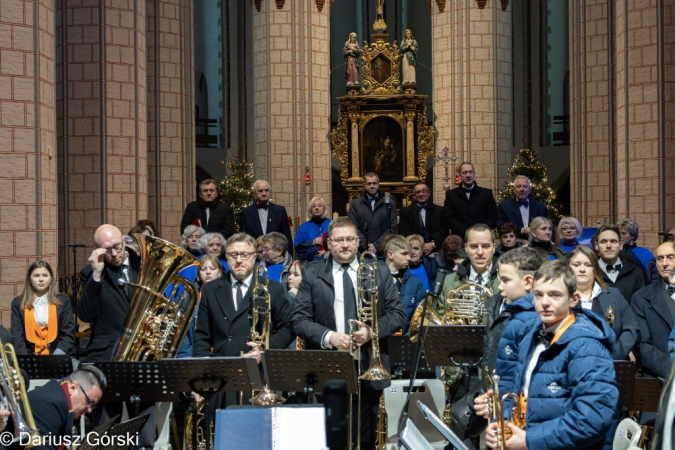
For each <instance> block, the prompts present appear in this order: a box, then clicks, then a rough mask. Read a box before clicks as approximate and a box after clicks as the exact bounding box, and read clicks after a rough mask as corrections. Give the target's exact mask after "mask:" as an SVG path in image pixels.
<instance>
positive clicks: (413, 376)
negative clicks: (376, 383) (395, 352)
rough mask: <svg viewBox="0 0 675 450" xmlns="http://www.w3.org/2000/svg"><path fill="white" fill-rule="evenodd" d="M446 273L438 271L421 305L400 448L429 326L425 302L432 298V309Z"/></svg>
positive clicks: (401, 423) (401, 421)
mask: <svg viewBox="0 0 675 450" xmlns="http://www.w3.org/2000/svg"><path fill="white" fill-rule="evenodd" d="M446 275H447V271H445V270H443V269H440V270H439V271H438V273H437V274H436V283H435V284H434V289H433V291H432V292H429V294H428V296H427V298H426V299H424V304H423V305H422V318H421V319H420V330H419V334H418V335H417V345H416V346H415V362H414V364H413V369H412V373H411V374H410V384H409V385H408V394H407V395H406V399H405V404H404V405H403V412H402V413H401V418H400V419H399V423H398V430H399V431H398V436H399V438H398V445H399V448H401V445H402V444H403V443H402V442H401V435H402V434H403V428H405V423H406V419H407V418H408V407H409V406H410V396H411V395H412V391H413V386H414V385H415V380H416V379H417V368H418V367H419V363H420V356H421V355H422V348H424V347H423V341H424V338H425V337H426V330H427V329H428V328H429V325H427V326H426V328H425V327H424V319H425V318H426V315H427V303H429V302H428V301H427V300H428V298H429V295H430V296H431V297H432V299H433V301H432V307H433V305H434V304H435V303H436V301H437V300H438V297H439V296H440V295H441V290H442V289H443V281H445V276H446Z"/></svg>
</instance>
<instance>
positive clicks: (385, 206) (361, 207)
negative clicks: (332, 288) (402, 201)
mask: <svg viewBox="0 0 675 450" xmlns="http://www.w3.org/2000/svg"><path fill="white" fill-rule="evenodd" d="M363 180H364V181H363V187H364V190H363V195H362V196H361V197H358V198H355V199H354V200H353V201H352V203H351V205H350V206H349V212H348V213H347V216H348V217H349V218H350V219H351V220H352V221H353V222H354V223H355V224H356V232H357V233H358V236H359V250H361V251H363V250H368V251H369V252H372V253H377V252H381V251H383V249H382V248H381V244H382V239H383V238H384V237H385V236H386V235H388V234H391V233H394V232H395V231H396V202H395V201H394V199H393V198H391V197H390V196H389V193H385V194H384V195H383V194H382V193H381V192H380V177H379V176H378V175H377V174H376V173H373V172H368V173H367V174H365V175H364V176H363Z"/></svg>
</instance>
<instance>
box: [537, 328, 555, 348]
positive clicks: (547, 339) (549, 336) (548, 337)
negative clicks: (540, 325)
mask: <svg viewBox="0 0 675 450" xmlns="http://www.w3.org/2000/svg"><path fill="white" fill-rule="evenodd" d="M554 337H555V334H554V333H547V332H546V331H544V330H539V334H538V336H537V339H539V342H541V343H542V344H544V345H545V346H546V347H548V346H550V345H551V341H552V340H553V338H554Z"/></svg>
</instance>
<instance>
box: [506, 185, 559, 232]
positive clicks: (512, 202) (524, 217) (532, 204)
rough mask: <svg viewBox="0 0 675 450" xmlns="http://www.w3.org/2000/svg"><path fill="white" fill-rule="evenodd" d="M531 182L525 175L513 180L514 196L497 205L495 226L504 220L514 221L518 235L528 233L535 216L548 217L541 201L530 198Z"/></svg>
mask: <svg viewBox="0 0 675 450" xmlns="http://www.w3.org/2000/svg"><path fill="white" fill-rule="evenodd" d="M531 191H532V183H531V182H530V179H529V178H527V177H526V176H525V175H518V176H517V177H516V179H515V180H514V181H513V193H514V194H515V198H510V199H508V200H504V201H503V202H501V203H500V204H499V206H498V207H497V226H498V227H499V226H500V225H501V224H503V223H506V222H511V223H515V224H516V226H517V227H518V237H519V238H523V237H526V236H528V235H529V234H530V223H531V222H532V219H534V218H535V217H545V218H547V219H548V210H547V209H546V206H545V205H544V204H543V203H539V202H538V201H536V200H532V199H530V192H531Z"/></svg>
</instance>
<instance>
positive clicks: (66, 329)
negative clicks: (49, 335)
mask: <svg viewBox="0 0 675 450" xmlns="http://www.w3.org/2000/svg"><path fill="white" fill-rule="evenodd" d="M59 300H60V301H61V303H62V304H61V306H57V307H56V323H57V324H58V333H57V335H56V339H55V340H54V342H52V343H50V344H49V354H51V355H53V354H54V350H56V349H57V348H58V349H61V350H62V351H63V353H65V354H66V355H69V354H70V353H71V352H72V351H73V350H74V348H75V317H74V316H73V308H72V306H71V305H70V299H69V298H68V297H66V296H65V295H61V296H59ZM21 302H22V298H21V297H16V298H15V299H14V300H12V335H13V336H14V339H13V340H14V350H15V351H16V354H17V355H32V354H34V353H35V344H33V343H30V342H28V340H27V339H26V322H25V321H24V320H25V312H26V310H25V309H24V308H22V307H21ZM30 314H32V312H31V313H30Z"/></svg>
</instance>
